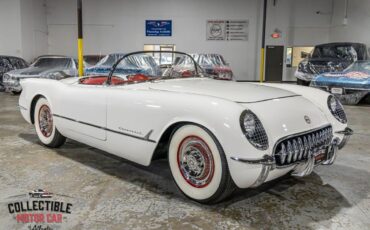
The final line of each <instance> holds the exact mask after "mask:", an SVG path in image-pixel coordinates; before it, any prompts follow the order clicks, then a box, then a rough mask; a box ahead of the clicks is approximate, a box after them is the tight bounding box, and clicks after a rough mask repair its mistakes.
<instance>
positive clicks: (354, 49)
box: [295, 42, 368, 86]
mask: <svg viewBox="0 0 370 230" xmlns="http://www.w3.org/2000/svg"><path fill="white" fill-rule="evenodd" d="M367 58H368V52H367V47H366V45H365V44H362V43H351V42H340V43H327V44H321V45H317V46H315V48H314V50H313V51H312V54H310V55H308V58H306V59H305V60H303V61H302V62H301V63H299V65H298V69H297V71H296V72H295V77H296V78H297V84H299V85H306V86H308V85H309V84H310V82H311V80H312V78H314V77H315V76H317V75H320V74H324V73H333V72H341V71H343V70H345V69H346V68H348V67H349V66H350V65H351V64H352V63H354V62H356V61H361V60H367Z"/></svg>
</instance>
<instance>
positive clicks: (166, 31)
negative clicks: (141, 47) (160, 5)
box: [145, 20, 172, 37]
mask: <svg viewBox="0 0 370 230" xmlns="http://www.w3.org/2000/svg"><path fill="white" fill-rule="evenodd" d="M145 32H146V36H155V37H156V36H164V37H171V36H172V20H146V21H145Z"/></svg>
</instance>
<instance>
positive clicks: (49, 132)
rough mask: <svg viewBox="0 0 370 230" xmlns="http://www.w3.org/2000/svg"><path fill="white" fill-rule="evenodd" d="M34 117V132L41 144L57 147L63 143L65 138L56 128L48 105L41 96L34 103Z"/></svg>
mask: <svg viewBox="0 0 370 230" xmlns="http://www.w3.org/2000/svg"><path fill="white" fill-rule="evenodd" d="M34 118H35V128H36V133H37V136H38V138H39V140H40V141H41V142H42V144H44V145H46V146H48V147H51V148H58V147H60V146H62V145H63V144H64V143H65V141H66V138H65V137H64V136H63V135H62V134H60V133H59V131H58V130H57V129H56V127H55V124H54V121H53V113H52V112H51V108H50V105H49V103H48V101H47V100H46V99H45V98H43V97H42V98H40V99H39V100H38V101H37V103H36V106H35V112H34Z"/></svg>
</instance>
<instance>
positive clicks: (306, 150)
mask: <svg viewBox="0 0 370 230" xmlns="http://www.w3.org/2000/svg"><path fill="white" fill-rule="evenodd" d="M303 145H304V158H307V155H308V150H309V149H310V147H309V146H308V141H307V138H306V136H304V137H303Z"/></svg>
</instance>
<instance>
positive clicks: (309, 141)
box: [308, 135, 313, 150]
mask: <svg viewBox="0 0 370 230" xmlns="http://www.w3.org/2000/svg"><path fill="white" fill-rule="evenodd" d="M312 148H313V144H312V137H311V135H308V150H310V149H312Z"/></svg>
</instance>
